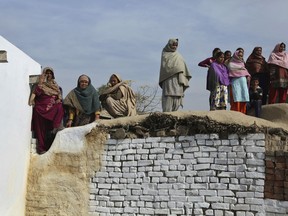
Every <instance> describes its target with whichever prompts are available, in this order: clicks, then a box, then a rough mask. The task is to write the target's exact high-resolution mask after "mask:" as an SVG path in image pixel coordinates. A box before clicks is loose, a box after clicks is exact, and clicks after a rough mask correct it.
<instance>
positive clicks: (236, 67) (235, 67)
mask: <svg viewBox="0 0 288 216" xmlns="http://www.w3.org/2000/svg"><path fill="white" fill-rule="evenodd" d="M240 51H241V50H236V51H235V52H234V54H233V56H232V58H231V60H230V61H229V63H228V65H227V66H228V70H229V77H244V76H249V77H250V76H251V75H250V74H249V72H248V71H247V69H246V68H245V63H244V60H243V59H242V58H240V57H239V52H240Z"/></svg>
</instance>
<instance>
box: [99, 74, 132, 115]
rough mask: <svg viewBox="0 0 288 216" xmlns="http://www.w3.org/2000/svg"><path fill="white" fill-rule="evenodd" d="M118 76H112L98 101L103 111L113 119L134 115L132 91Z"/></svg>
mask: <svg viewBox="0 0 288 216" xmlns="http://www.w3.org/2000/svg"><path fill="white" fill-rule="evenodd" d="M127 83H128V81H122V79H121V77H120V76H119V75H118V74H112V75H111V77H110V79H109V82H108V84H107V86H106V88H105V89H104V90H103V92H102V93H101V95H100V97H99V99H100V101H101V104H102V106H103V108H104V109H106V111H107V112H108V113H109V114H110V115H111V116H112V117H114V118H118V117H123V116H135V115H136V98H135V94H134V92H133V90H132V89H131V88H130V87H129V85H128V84H127Z"/></svg>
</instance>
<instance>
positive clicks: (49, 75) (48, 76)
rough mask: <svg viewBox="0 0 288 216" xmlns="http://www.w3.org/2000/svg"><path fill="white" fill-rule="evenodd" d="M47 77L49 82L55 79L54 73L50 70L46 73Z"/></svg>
mask: <svg viewBox="0 0 288 216" xmlns="http://www.w3.org/2000/svg"><path fill="white" fill-rule="evenodd" d="M45 76H46V78H47V80H48V81H50V80H52V79H53V75H52V72H51V71H50V70H47V71H46V73H45Z"/></svg>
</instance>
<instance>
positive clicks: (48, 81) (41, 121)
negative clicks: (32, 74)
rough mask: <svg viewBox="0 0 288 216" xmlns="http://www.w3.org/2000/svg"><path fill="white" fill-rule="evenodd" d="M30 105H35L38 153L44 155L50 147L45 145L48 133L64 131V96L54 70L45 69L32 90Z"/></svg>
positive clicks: (33, 118) (34, 116) (33, 128)
mask: <svg viewBox="0 0 288 216" xmlns="http://www.w3.org/2000/svg"><path fill="white" fill-rule="evenodd" d="M29 105H30V106H31V105H33V115H32V130H33V131H34V134H35V137H36V138H37V140H38V144H37V152H38V153H39V154H43V153H45V152H46V151H47V150H48V149H49V147H50V146H49V145H48V143H45V137H46V135H47V132H48V131H51V130H52V129H53V132H54V133H56V132H57V131H59V130H61V129H63V125H62V119H63V115H64V110H63V107H62V95H61V90H60V87H59V86H58V84H57V83H56V81H55V76H54V72H53V69H52V68H50V67H46V68H44V69H43V72H42V74H41V76H40V78H39V83H38V84H37V85H36V86H35V87H34V88H33V90H32V93H31V96H30V99H29Z"/></svg>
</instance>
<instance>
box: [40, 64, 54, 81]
mask: <svg viewBox="0 0 288 216" xmlns="http://www.w3.org/2000/svg"><path fill="white" fill-rule="evenodd" d="M47 71H50V72H51V74H52V79H55V75H54V70H53V68H51V67H45V68H44V69H43V70H42V74H46V72H47Z"/></svg>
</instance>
